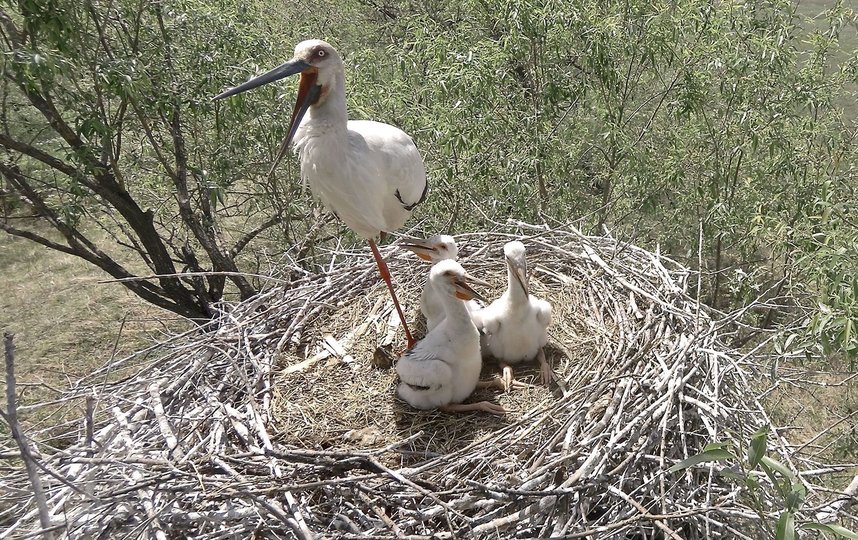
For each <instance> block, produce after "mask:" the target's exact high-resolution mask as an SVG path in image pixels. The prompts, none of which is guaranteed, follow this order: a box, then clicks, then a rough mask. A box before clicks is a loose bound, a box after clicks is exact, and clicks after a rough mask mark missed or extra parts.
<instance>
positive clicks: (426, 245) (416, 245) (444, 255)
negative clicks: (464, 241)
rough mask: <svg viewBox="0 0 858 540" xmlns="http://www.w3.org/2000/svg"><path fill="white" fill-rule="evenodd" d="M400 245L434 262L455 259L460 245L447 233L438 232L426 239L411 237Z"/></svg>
mask: <svg viewBox="0 0 858 540" xmlns="http://www.w3.org/2000/svg"><path fill="white" fill-rule="evenodd" d="M399 246H400V247H402V248H405V249H407V250H410V251H413V252H414V254H415V255H417V256H418V257H420V258H421V259H423V260H424V261H429V262H431V263H432V264H435V263H437V262H438V261H444V260H447V259H452V260H454V261H455V260H456V257H457V256H458V255H459V246H457V245H456V241H455V240H454V239H453V237H452V236H449V235H446V234H436V235H433V236H430V237H429V238H427V239H426V240H421V239H419V238H409V239H408V240H407V241H406V242H404V243H402V244H399Z"/></svg>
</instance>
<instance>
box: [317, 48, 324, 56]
mask: <svg viewBox="0 0 858 540" xmlns="http://www.w3.org/2000/svg"><path fill="white" fill-rule="evenodd" d="M316 56H318V57H319V58H322V57H324V56H325V51H323V50H322V49H319V52H317V53H316Z"/></svg>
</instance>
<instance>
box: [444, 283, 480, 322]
mask: <svg viewBox="0 0 858 540" xmlns="http://www.w3.org/2000/svg"><path fill="white" fill-rule="evenodd" d="M445 293H446V291H445ZM442 294H443V298H444V313H446V314H447V320H448V321H450V323H452V324H453V328H461V326H460V325H473V324H474V323H473V322H472V321H471V314H470V313H469V312H468V308H467V306H465V302H464V301H462V300H459V299H458V298H454V297H452V296H450V295H448V294H444V293H442Z"/></svg>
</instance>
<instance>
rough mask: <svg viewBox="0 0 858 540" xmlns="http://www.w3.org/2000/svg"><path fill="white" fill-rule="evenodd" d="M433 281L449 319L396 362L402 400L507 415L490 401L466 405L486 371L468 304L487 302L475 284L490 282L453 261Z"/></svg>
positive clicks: (428, 406) (435, 272)
mask: <svg viewBox="0 0 858 540" xmlns="http://www.w3.org/2000/svg"><path fill="white" fill-rule="evenodd" d="M429 282H430V283H431V284H432V286H433V287H435V288H436V289H437V290H438V291H439V293H440V294H441V296H440V298H441V299H442V300H443V303H444V312H445V317H444V320H443V321H441V323H439V324H438V326H436V327H435V328H434V329H432V331H431V332H429V333H428V334H426V337H424V338H423V339H422V340H420V341H418V342H417V344H416V345H414V347H412V348H411V350H409V351H407V352H406V353H405V354H404V355H403V356H402V357H400V359H399V362H397V364H396V372H397V373H398V374H399V378H400V380H401V382H400V383H399V387H398V389H397V391H398V393H399V396H400V397H401V398H402V399H404V400H405V401H407V402H408V403H409V404H410V405H411V406H412V407H415V408H417V409H436V408H437V409H440V410H442V411H445V412H461V411H485V412H489V413H492V414H505V411H504V409H503V407H501V406H500V405H497V404H495V403H491V402H489V401H481V402H479V403H468V404H463V403H462V401H464V400H465V399H466V398H467V397H468V396H470V395H471V394H472V393H473V391H474V389H475V388H477V386H478V385H479V383H480V380H479V379H480V369H481V368H482V357H481V355H480V333H479V332H478V331H477V327H476V326H474V323H473V321H471V315H470V313H469V312H468V308H467V307H465V301H467V300H471V299H472V298H482V297H481V296H480V295H479V293H477V292H476V291H475V290H474V289H472V288H471V286H470V283H476V284H479V285H487V283H486V282H484V281H482V280H479V279H477V278H475V277H473V276H471V275H469V274H468V273H466V272H465V270H464V269H463V268H462V266H461V265H460V264H459V263H457V262H456V261H453V260H443V261H439V262H438V263H437V264H435V266H433V267H432V270H431V271H430V272H429Z"/></svg>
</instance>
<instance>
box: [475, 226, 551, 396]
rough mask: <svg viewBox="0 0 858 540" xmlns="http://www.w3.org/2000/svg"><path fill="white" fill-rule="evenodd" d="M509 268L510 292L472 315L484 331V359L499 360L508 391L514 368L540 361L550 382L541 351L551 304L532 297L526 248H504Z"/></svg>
mask: <svg viewBox="0 0 858 540" xmlns="http://www.w3.org/2000/svg"><path fill="white" fill-rule="evenodd" d="M503 252H504V256H505V258H506V266H507V281H508V285H507V289H506V291H505V292H504V293H503V294H502V295H501V297H500V298H498V299H497V300H495V301H494V302H492V303H491V304H489V305H488V306H486V307H485V309H482V310H480V311H479V312H477V313H474V314H473V318H474V320H475V321H476V323H477V326H478V327H480V328H481V330H482V350H483V354H484V355H487V356H488V355H490V356H493V357H494V358H496V359H497V360H498V361H499V362H500V364H501V366H502V367H503V381H504V385H505V386H506V388H507V389H509V387H510V386H511V385H512V382H513V376H512V367H511V366H510V364H517V363H520V362H524V361H527V360H532V359H534V358H537V359H538V360H539V364H540V372H541V375H542V382H543V383H544V384H547V383H548V382H550V380H551V366H549V365H548V361H547V360H546V359H545V353H544V351H543V350H542V348H543V347H544V346H545V344H546V343H548V325H549V324H550V323H551V304H549V303H548V302H546V301H545V300H542V299H540V298H537V297H535V296H533V295H531V294H530V293H529V289H528V273H527V258H526V256H525V248H524V244H522V243H521V242H519V241H517V240H516V241H513V242H507V243H506V244H505V245H504V247H503Z"/></svg>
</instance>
